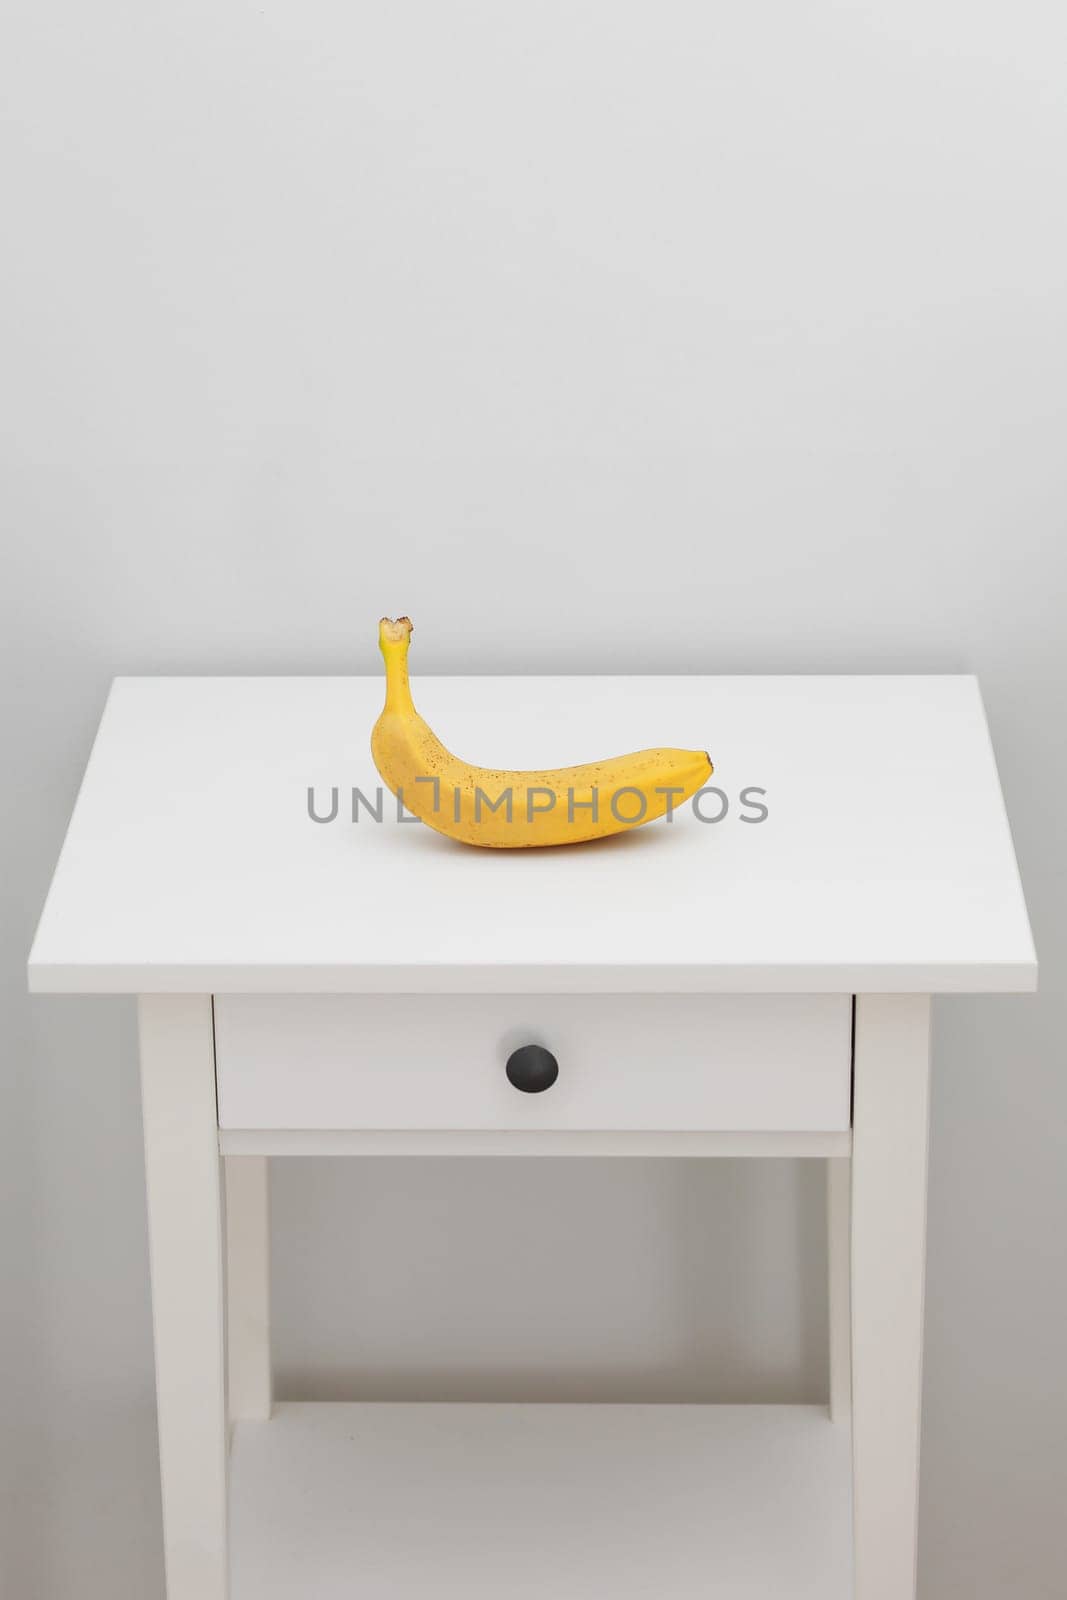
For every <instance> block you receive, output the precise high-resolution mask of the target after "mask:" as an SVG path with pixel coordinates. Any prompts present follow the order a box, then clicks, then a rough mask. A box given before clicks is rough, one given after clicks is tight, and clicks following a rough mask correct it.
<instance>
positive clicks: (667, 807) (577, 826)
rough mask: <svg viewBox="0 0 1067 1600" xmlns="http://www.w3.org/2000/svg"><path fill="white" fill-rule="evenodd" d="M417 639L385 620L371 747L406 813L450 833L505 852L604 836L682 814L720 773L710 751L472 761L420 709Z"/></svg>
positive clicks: (405, 626)
mask: <svg viewBox="0 0 1067 1600" xmlns="http://www.w3.org/2000/svg"><path fill="white" fill-rule="evenodd" d="M410 639H411V622H410V620H409V619H408V618H407V617H398V618H397V620H396V621H395V622H393V621H391V620H390V618H388V617H383V618H382V620H381V623H380V624H379V628H378V643H379V644H380V645H381V650H382V655H383V656H384V657H385V709H384V710H383V711H382V714H381V716H380V717H379V718H378V720H377V722H376V723H375V724H374V731H373V733H372V734H371V753H372V755H373V756H374V764H375V766H376V767H377V768H378V771H379V772H380V773H381V775H382V777H383V779H384V780H385V782H386V784H387V785H388V787H389V788H390V789H391V790H392V792H393V794H395V795H396V796H397V797H398V798H399V799H400V800H401V801H402V803H403V805H404V807H405V808H406V810H408V811H410V812H412V813H413V814H414V815H415V816H417V817H420V818H421V819H422V821H423V822H425V823H428V824H429V826H430V827H431V828H436V829H437V831H438V832H439V833H445V834H447V835H448V836H449V838H451V839H459V840H461V841H462V842H463V843H464V844H475V845H484V846H486V847H487V848H489V849H497V850H504V849H521V848H528V847H529V846H531V845H555V844H578V843H579V842H581V841H582V840H584V839H601V838H603V837H604V836H605V835H607V834H609V833H623V832H625V831H626V830H627V829H628V828H636V827H638V826H639V825H640V824H641V823H642V822H651V821H652V820H653V819H654V818H656V817H662V816H663V815H664V814H666V813H669V812H670V811H673V810H676V809H677V808H678V807H679V806H680V805H682V804H683V803H684V802H685V801H686V800H688V799H689V797H690V796H691V795H693V794H695V793H696V791H697V790H698V789H699V788H700V787H701V785H702V784H703V783H704V782H705V780H706V779H707V778H708V777H709V776H710V774H711V772H712V770H713V769H712V765H711V760H710V758H709V757H708V755H707V752H706V751H704V750H638V751H636V752H635V753H634V754H633V755H628V756H615V757H614V758H613V759H611V760H609V761H592V762H589V763H587V764H586V765H585V766H581V767H558V768H556V769H555V770H554V771H552V772H507V771H494V770H493V769H491V768H488V767H472V766H468V764H467V763H466V762H465V761H460V760H458V759H457V758H456V757H455V756H454V755H452V753H451V752H450V751H448V750H446V749H445V747H444V745H443V744H442V743H441V741H440V740H439V739H438V737H437V735H436V734H435V733H434V732H433V730H432V729H431V728H430V727H429V726H428V725H427V724H426V723H425V722H424V721H423V720H422V718H421V717H420V716H419V714H418V712H417V711H416V710H415V706H414V703H413V701H412V698H411V687H410V685H409V683H408V645H409V643H410Z"/></svg>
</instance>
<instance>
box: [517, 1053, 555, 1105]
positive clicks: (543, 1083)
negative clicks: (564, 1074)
mask: <svg viewBox="0 0 1067 1600" xmlns="http://www.w3.org/2000/svg"><path fill="white" fill-rule="evenodd" d="M507 1073H508V1082H509V1083H513V1084H514V1085H515V1087H516V1089H521V1090H522V1092H523V1094H543V1093H544V1091H545V1090H546V1089H551V1087H552V1085H553V1084H554V1083H555V1081H556V1079H557V1078H558V1077H559V1062H558V1061H557V1060H556V1058H555V1056H554V1055H553V1054H552V1052H551V1050H546V1049H545V1048H544V1046H543V1045H539V1044H524V1045H521V1046H520V1048H519V1049H518V1050H513V1051H512V1052H511V1054H510V1055H509V1056H508V1066H507Z"/></svg>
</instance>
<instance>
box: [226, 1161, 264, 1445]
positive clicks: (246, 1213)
mask: <svg viewBox="0 0 1067 1600" xmlns="http://www.w3.org/2000/svg"><path fill="white" fill-rule="evenodd" d="M224 1166H225V1172H226V1380H227V1387H228V1391H229V1401H230V1418H231V1420H232V1421H233V1422H267V1421H268V1420H269V1419H270V1412H271V1366H270V1191H269V1165H268V1161H267V1157H266V1156H227V1157H226V1159H225V1163H224Z"/></svg>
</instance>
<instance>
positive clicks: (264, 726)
mask: <svg viewBox="0 0 1067 1600" xmlns="http://www.w3.org/2000/svg"><path fill="white" fill-rule="evenodd" d="M414 687H415V697H416V703H417V705H418V708H419V710H420V711H421V712H422V714H423V715H424V716H425V717H426V719H427V720H428V721H429V722H430V724H431V726H433V728H434V729H435V731H436V732H437V733H438V734H439V735H440V737H441V738H442V739H443V740H444V742H445V743H446V744H448V745H449V746H450V748H452V749H453V750H454V751H455V752H456V753H457V754H458V755H460V756H462V757H464V758H465V759H469V760H472V761H477V762H480V763H482V764H485V765H492V766H494V767H530V768H534V767H537V768H544V767H549V766H566V765H571V764H574V763H577V762H581V761H585V760H591V759H596V758H600V757H603V756H607V755H612V754H616V753H620V752H623V751H625V750H628V749H638V748H643V747H646V746H657V745H679V746H684V747H688V748H706V749H708V750H709V751H710V753H711V756H712V759H713V761H714V763H715V775H714V776H713V777H712V778H711V779H710V780H709V781H710V785H712V786H714V788H715V789H716V790H717V791H719V793H709V794H707V795H706V796H705V798H704V799H703V800H702V801H701V804H700V810H701V812H702V813H703V816H704V817H706V818H707V819H708V820H703V821H702V820H701V819H700V817H699V816H698V815H696V814H695V813H694V811H693V810H692V808H691V807H690V806H688V805H687V806H685V807H683V808H682V809H681V810H680V811H679V812H678V813H677V814H676V815H675V817H674V819H673V820H672V821H670V822H669V823H668V822H666V821H661V822H657V823H652V824H649V825H648V826H647V827H644V828H640V829H637V830H636V831H634V832H632V833H628V834H625V835H622V836H620V837H617V838H615V839H612V840H607V841H602V842H599V843H596V844H592V845H586V846H569V847H565V848H562V849H556V850H549V851H544V850H540V851H523V850H518V851H483V850H474V849H470V848H467V847H464V846H462V845H457V844H454V843H453V842H452V841H450V840H448V839H446V838H444V837H442V836H440V835H438V834H436V833H434V832H433V831H432V830H431V829H429V828H427V827H425V826H423V825H421V824H418V823H412V822H410V821H408V822H404V821H400V820H398V817H397V808H396V803H395V801H394V800H393V798H392V797H391V796H390V795H388V793H385V794H384V796H383V797H382V803H381V812H382V820H381V822H377V821H375V820H374V818H373V815H372V810H371V808H372V807H375V808H376V807H377V805H378V794H379V790H380V779H379V778H378V775H377V773H376V771H375V770H374V766H373V764H372V761H371V757H370V749H369V736H370V730H371V727H372V725H373V723H374V720H375V718H376V717H377V715H378V712H379V710H380V707H381V703H382V693H383V691H382V683H381V681H380V680H379V679H378V678H371V677H366V678H363V677H359V678H355V677H354V678H120V679H117V680H116V682H115V684H114V685H113V688H112V691H111V694H110V697H109V699H108V703H107V707H106V709H105V712H104V716H103V720H102V723H101V727H100V731H99V734H98V736H97V739H96V743H95V745H94V747H93V751H92V756H91V759H90V761H89V765H88V769H87V772H86V775H85V780H84V782H83V785H82V788H81V792H80V794H79V796H78V801H77V805H76V807H75V811H74V815H73V818H72V820H71V824H70V828H69V831H68V834H67V839H66V843H65V845H64V847H63V852H62V855H61V858H60V861H59V864H58V866H57V869H56V873H55V877H54V880H53V883H52V888H51V892H50V894H49V897H48V901H47V904H46V907H45V910H44V913H43V915H42V918H41V923H40V927H39V929H38V933H37V938H36V941H35V944H34V948H33V952H32V955H31V958H30V983H31V987H32V988H33V989H35V990H38V991H51V992H62V991H69V992H82V993H85V992H101V993H134V992H141V993H167V992H189V993H193V992H198V993H223V992H252V991H278V992H288V993H298V992H305V993H306V992H328V991H336V992H345V991H351V992H377V993H383V992H390V991H392V992H429V993H433V992H447V991H456V992H483V991H484V992H490V991H493V992H519V991H524V990H525V991H542V992H567V991H570V992H585V993H590V992H612V991H618V990H643V991H649V992H652V991H660V992H679V991H685V990H695V991H699V990H704V991H723V992H735V993H736V992H744V991H749V992H756V991H765V992H807V993H815V992H868V993H872V992H879V991H881V992H901V993H908V992H916V993H936V992H951V991H957V992H967V991H982V990H988V991H1009V990H1027V989H1032V988H1034V987H1035V985H1036V971H1037V969H1036V961H1035V956H1034V948H1033V942H1032V939H1031V935H1030V929H1029V924H1028V921H1027V915H1026V908H1025V904H1024V901H1023V895H1022V891H1021V888H1020V884H1019V878H1018V872H1017V868H1016V863H1015V856H1014V852H1013V849H1012V842H1011V836H1010V832H1009V828H1008V824H1007V820H1006V817H1005V812H1004V805H1003V801H1002V797H1001V791H1000V785H999V781H998V777H997V771H996V766H995V762H994V757H993V752H992V748H991V745H990V740H989V734H988V730H987V727H986V720H985V714H984V711H983V707H982V702H981V696H980V693H979V689H978V685H977V682H976V680H975V679H974V678H971V677H966V676H944V677H685V678H671V677H578V678H551V677H527V678H502V677H449V678H444V677H440V678H423V679H419V680H417V681H416V683H415V686H414ZM334 789H336V790H337V808H338V809H337V816H336V817H335V818H334V819H333V820H332V821H329V822H326V821H315V820H313V819H312V817H311V816H310V815H309V797H308V792H309V790H312V791H313V794H314V807H315V810H316V812H317V813H318V814H319V815H320V816H328V815H329V812H330V810H331V806H332V799H333V790H334ZM353 789H358V790H360V791H361V792H362V795H363V796H364V797H365V800H366V802H368V804H363V803H362V802H361V803H360V804H359V807H358V810H359V820H358V821H353V820H352V791H353ZM757 791H762V792H757ZM743 792H744V794H745V797H744V798H743ZM724 802H725V804H726V806H727V807H728V809H727V810H726V814H725V816H721V819H720V820H712V819H714V818H718V817H720V813H721V812H722V811H723V807H724ZM760 807H766V811H767V815H766V817H765V819H764V820H755V819H756V818H757V817H758V816H759V808H760Z"/></svg>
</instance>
